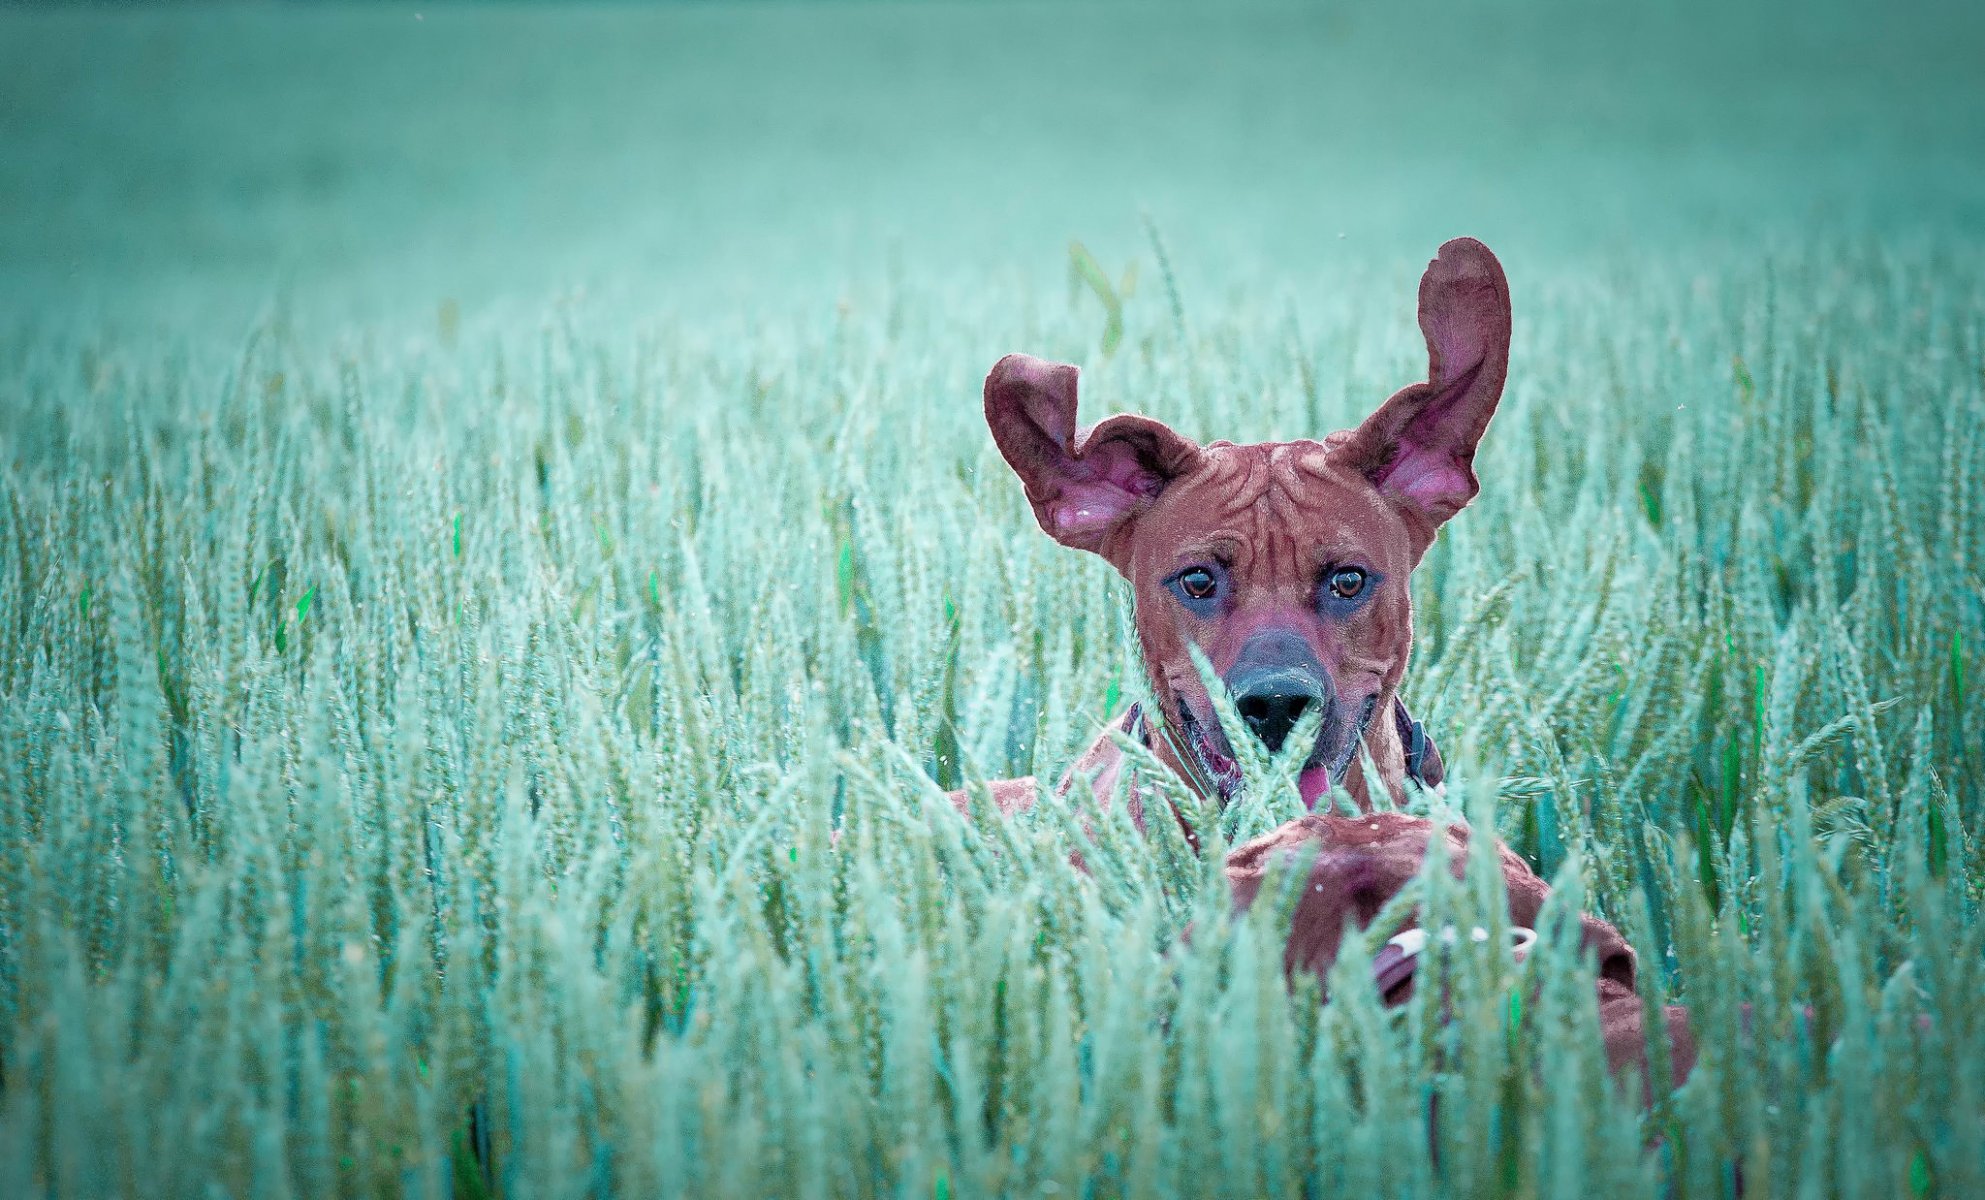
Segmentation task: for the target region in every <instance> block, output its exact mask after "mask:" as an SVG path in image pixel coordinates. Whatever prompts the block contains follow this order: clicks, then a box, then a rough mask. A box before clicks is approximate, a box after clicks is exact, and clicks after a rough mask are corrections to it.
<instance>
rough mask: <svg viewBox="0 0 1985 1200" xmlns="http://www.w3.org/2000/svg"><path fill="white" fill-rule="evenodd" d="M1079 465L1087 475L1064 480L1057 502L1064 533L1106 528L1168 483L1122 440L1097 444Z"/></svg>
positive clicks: (1056, 512) (1057, 518)
mask: <svg viewBox="0 0 1985 1200" xmlns="http://www.w3.org/2000/svg"><path fill="white" fill-rule="evenodd" d="M1079 467H1080V468H1081V469H1082V473H1083V476H1084V477H1083V478H1081V479H1074V478H1071V479H1070V480H1069V481H1068V482H1067V483H1064V484H1063V485H1062V489H1061V496H1060V497H1059V499H1058V500H1057V501H1056V502H1055V504H1054V509H1053V511H1054V519H1055V524H1056V525H1057V526H1058V527H1059V528H1060V529H1061V530H1062V531H1064V532H1065V533H1089V532H1094V531H1096V530H1100V529H1104V528H1107V527H1108V526H1110V525H1112V524H1114V523H1115V522H1117V521H1120V520H1122V519H1123V518H1124V517H1126V516H1128V515H1130V512H1131V510H1132V509H1133V508H1135V507H1136V506H1137V504H1138V503H1139V502H1140V501H1142V500H1146V499H1148V498H1150V497H1152V496H1155V495H1157V494H1158V493H1159V491H1160V490H1162V489H1163V488H1164V485H1165V484H1164V480H1162V479H1160V478H1158V476H1157V475H1155V474H1153V473H1152V472H1151V471H1150V470H1149V469H1147V468H1146V467H1145V466H1144V464H1143V463H1141V462H1140V461H1139V460H1138V457H1137V455H1136V454H1135V453H1133V452H1132V451H1131V450H1130V448H1129V447H1127V446H1124V445H1122V444H1121V443H1110V444H1107V445H1104V446H1099V447H1097V448H1096V450H1095V451H1094V452H1092V453H1090V454H1089V455H1088V456H1086V457H1085V458H1083V459H1082V460H1081V461H1080V464H1079Z"/></svg>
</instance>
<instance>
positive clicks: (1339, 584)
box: [1330, 567, 1365, 600]
mask: <svg viewBox="0 0 1985 1200" xmlns="http://www.w3.org/2000/svg"><path fill="white" fill-rule="evenodd" d="M1364 590H1365V573H1364V572H1363V571H1360V570H1359V569H1358V568H1356V567H1344V568H1342V569H1341V570H1336V571H1332V572H1331V573H1330V594H1331V595H1333V596H1335V597H1337V598H1338V599H1339V600H1353V599H1356V598H1357V595H1358V593H1359V592H1362V591H1364Z"/></svg>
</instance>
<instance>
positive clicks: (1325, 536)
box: [985, 238, 1510, 812]
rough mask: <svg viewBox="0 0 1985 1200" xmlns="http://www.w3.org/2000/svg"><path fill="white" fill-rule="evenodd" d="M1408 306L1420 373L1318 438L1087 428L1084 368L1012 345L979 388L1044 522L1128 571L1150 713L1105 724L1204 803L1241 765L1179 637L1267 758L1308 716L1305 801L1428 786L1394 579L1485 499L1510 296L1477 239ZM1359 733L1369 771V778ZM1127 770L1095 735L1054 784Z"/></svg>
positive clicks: (997, 791) (1230, 783)
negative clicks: (1196, 652) (1403, 689)
mask: <svg viewBox="0 0 1985 1200" xmlns="http://www.w3.org/2000/svg"><path fill="white" fill-rule="evenodd" d="M1419 316H1420V328H1421V330H1422V332H1423V333H1424V334H1425V335H1426V341H1427V352H1428V360H1429V367H1428V374H1427V379H1426V381H1425V382H1423V383H1415V384H1412V385H1410V386H1408V387H1405V388H1402V389H1400V390H1399V391H1398V392H1397V393H1395V394H1394V395H1393V396H1392V397H1391V398H1390V399H1389V400H1387V401H1386V402H1385V403H1384V404H1382V405H1380V406H1379V407H1378V409H1377V410H1376V411H1375V412H1373V413H1372V415H1371V416H1369V417H1367V418H1366V419H1365V421H1364V422H1363V423H1362V424H1361V425H1359V426H1358V427H1357V428H1356V429H1354V430H1348V431H1344V432H1340V433H1335V434H1332V435H1330V436H1329V437H1327V438H1325V439H1324V440H1322V441H1320V442H1319V441H1308V440H1304V441H1293V442H1263V443H1258V444H1254V445H1234V444H1233V443H1230V442H1213V443H1211V444H1209V445H1205V446H1200V445H1197V444H1195V443H1194V442H1192V441H1191V440H1189V439H1187V438H1186V437H1184V436H1183V435H1181V434H1179V433H1177V432H1175V431H1174V430H1172V429H1171V428H1169V427H1167V426H1166V425H1164V424H1162V423H1160V422H1158V421H1155V420H1152V419H1151V418H1149V417H1143V416H1136V415H1130V414H1125V415H1121V416H1114V417H1110V418H1108V419H1107V420H1104V421H1102V422H1101V423H1099V424H1097V425H1096V426H1095V427H1093V428H1091V429H1089V430H1087V431H1084V432H1081V433H1078V432H1077V430H1076V424H1075V417H1076V378H1077V371H1076V368H1074V367H1072V366H1067V365H1063V364H1057V363H1048V362H1043V361H1041V360H1040V359H1036V358H1030V357H1028V356H1026V355H1018V354H1015V355H1008V356H1007V357H1005V358H1003V359H1001V360H1000V361H999V363H998V364H997V365H995V366H994V367H993V369H992V373H991V374H990V375H989V376H987V378H986V385H985V415H986V423H987V425H988V426H989V427H990V428H991V430H992V436H993V441H994V443H995V444H996V445H997V446H998V447H999V451H1000V454H1001V456H1002V457H1004V458H1005V460H1006V462H1007V464H1008V465H1009V466H1011V467H1012V468H1013V471H1014V473H1015V474H1017V475H1018V476H1019V477H1020V481H1021V483H1022V485H1023V486H1024V487H1025V489H1026V492H1027V500H1028V503H1029V504H1030V505H1032V507H1033V510H1034V516H1035V518H1036V519H1037V520H1038V521H1039V522H1040V525H1041V528H1042V529H1043V530H1044V531H1046V533H1047V534H1048V536H1050V537H1052V538H1054V539H1055V540H1056V541H1058V542H1060V543H1062V544H1063V545H1066V546H1072V547H1075V548H1077V549H1081V550H1087V551H1090V552H1091V553H1094V554H1099V555H1101V556H1102V557H1103V558H1104V559H1105V560H1106V561H1108V562H1109V563H1110V564H1111V565H1112V566H1114V567H1115V568H1116V569H1117V570H1118V571H1119V572H1120V573H1121V574H1122V575H1123V576H1124V577H1125V578H1126V579H1127V580H1129V581H1130V585H1131V590H1132V593H1133V595H1134V597H1135V607H1136V624H1137V637H1138V642H1139V645H1140V646H1141V648H1142V653H1143V660H1144V668H1145V672H1146V674H1147V676H1148V677H1149V680H1150V683H1151V688H1152V692H1153V697H1154V708H1155V709H1156V711H1155V712H1144V711H1141V710H1140V711H1138V712H1135V713H1130V714H1126V715H1125V716H1124V717H1123V718H1120V719H1119V721H1118V722H1117V723H1116V726H1117V727H1118V728H1122V729H1123V730H1124V731H1125V732H1127V733H1131V734H1132V735H1133V736H1140V737H1143V738H1145V739H1146V740H1149V741H1150V743H1151V748H1152V750H1153V751H1154V752H1155V753H1156V754H1157V755H1158V757H1159V759H1160V760H1161V761H1163V762H1164V763H1165V765H1166V766H1167V767H1169V768H1170V769H1171V770H1173V771H1175V772H1177V773H1178V774H1179V775H1180V776H1181V777H1182V778H1184V779H1185V780H1186V781H1187V782H1188V783H1189V784H1190V785H1192V786H1193V787H1194V788H1195V790H1197V791H1199V792H1200V793H1201V794H1202V795H1207V794H1209V793H1211V794H1215V795H1217V796H1218V798H1220V799H1222V800H1228V799H1231V798H1232V795H1233V792H1234V790H1235V789H1236V788H1237V787H1238V786H1239V783H1240V772H1239V771H1238V769H1237V767H1236V761H1235V753H1234V749H1233V747H1232V746H1231V745H1229V744H1228V742H1227V738H1226V735H1225V733H1224V732H1223V731H1222V729H1221V727H1220V724H1219V722H1218V720H1216V719H1215V718H1214V716H1213V712H1212V702H1211V699H1210V697H1209V696H1208V695H1207V692H1206V688H1205V686H1204V684H1203V683H1202V682H1201V679H1200V676H1199V673H1198V670H1197V669H1196V667H1195V666H1194V664H1193V661H1192V658H1191V656H1190V654H1189V652H1188V649H1187V647H1188V646H1189V645H1197V646H1198V647H1199V649H1200V650H1201V652H1202V653H1203V654H1204V655H1205V656H1206V658H1207V660H1208V661H1209V662H1210V664H1211V665H1212V667H1213V669H1214V671H1215V673H1216V674H1217V675H1218V676H1219V678H1220V681H1221V682H1222V683H1223V684H1224V685H1225V686H1226V688H1227V690H1228V692H1229V694H1230V696H1231V697H1232V699H1233V702H1234V705H1235V707H1236V709H1237V710H1238V711H1239V712H1240V714H1241V716H1242V718H1243V719H1244V720H1245V722H1246V724H1247V726H1248V729H1249V730H1250V732H1251V733H1252V734H1253V735H1254V736H1255V737H1257V738H1259V739H1260V740H1261V741H1262V742H1263V743H1264V744H1265V745H1266V746H1267V747H1268V748H1269V749H1270V750H1271V751H1279V750H1280V749H1281V748H1282V743H1283V741H1284V740H1285V739H1286V738H1287V737H1288V735H1289V734H1290V732H1292V731H1293V730H1294V729H1295V727H1296V725H1297V723H1298V722H1299V721H1300V720H1301V719H1302V718H1303V717H1304V716H1305V715H1311V716H1316V715H1319V714H1320V717H1321V725H1320V727H1319V732H1318V735H1317V738H1316V742H1315V746H1314V748H1313V749H1312V750H1311V751H1310V754H1309V757H1308V758H1307V759H1306V760H1305V762H1304V763H1303V765H1302V770H1301V773H1300V775H1299V777H1298V789H1299V791H1300V793H1301V795H1302V797H1303V799H1304V801H1305V803H1306V804H1308V805H1310V806H1312V807H1314V805H1315V803H1316V802H1317V800H1318V799H1319V798H1320V797H1322V796H1323V795H1324V794H1325V793H1326V792H1327V791H1328V790H1329V788H1330V785H1331V783H1332V782H1333V781H1336V782H1341V783H1342V785H1343V786H1344V788H1345V790H1346V791H1348V792H1349V793H1350V794H1351V796H1352V797H1353V798H1354V799H1355V800H1356V801H1357V802H1358V803H1359V804H1360V805H1361V806H1363V807H1369V806H1370V804H1371V796H1372V792H1373V789H1383V790H1384V791H1385V792H1386V793H1387V794H1389V795H1391V796H1394V797H1400V796H1402V794H1403V787H1404V784H1405V781H1406V780H1407V779H1408V778H1417V779H1419V780H1420V781H1421V782H1422V783H1426V784H1431V785H1438V784H1439V782H1440V770H1441V764H1440V759H1439V754H1438V752H1437V751H1434V750H1432V748H1431V745H1430V744H1429V743H1427V742H1426V741H1425V738H1424V732H1423V731H1422V730H1421V729H1420V727H1419V726H1418V724H1417V723H1416V722H1414V721H1412V719H1411V717H1410V716H1408V715H1407V713H1406V710H1405V706H1404V704H1403V702H1401V700H1400V698H1399V686H1400V681H1401V680H1402V678H1403V677H1404V675H1405V672H1406V663H1407V658H1408V654H1409V652H1410V651H1411V649H1412V643H1413V615H1412V597H1411V593H1410V592H1409V591H1408V589H1407V578H1408V576H1409V575H1410V574H1411V573H1412V570H1413V568H1414V567H1415V566H1417V565H1418V564H1419V562H1420V560H1421V558H1422V557H1423V556H1424V555H1425V554H1426V552H1427V548H1428V547H1429V546H1430V545H1432V544H1433V540H1434V535H1435V533H1436V531H1437V530H1438V529H1439V528H1440V526H1441V525H1442V524H1443V523H1444V522H1446V521H1447V520H1448V519H1449V518H1451V517H1453V516H1454V515H1455V514H1456V513H1457V512H1459V511H1461V509H1462V508H1463V507H1464V506H1465V505H1467V503H1468V502H1469V501H1470V500H1471V499H1473V498H1474V496H1475V494H1476V492H1477V491H1478V490H1479V484H1478V482H1477V480H1476V477H1475V471H1474V467H1473V461H1474V457H1475V448H1476V445H1477V443H1478V442H1480V440H1481V438H1482V434H1483V431H1484V430H1486V429H1487V428H1488V424H1489V419H1490V418H1491V417H1492V416H1493V415H1494V414H1495V411H1496V404H1497V402H1498V400H1500V399H1501V397H1502V390H1503V381H1504V377H1505V376H1506V375H1507V373H1508V367H1509V340H1510V307H1509V285H1508V283H1507V281H1506V280H1505V278H1504V276H1503V270H1502V265H1501V264H1500V263H1499V262H1497V261H1496V257H1495V255H1494V254H1492V253H1490V252H1489V249H1488V247H1486V246H1484V245H1482V243H1480V242H1478V241H1476V240H1474V239H1473V238H1458V239H1456V240H1454V241H1451V242H1448V243H1447V244H1445V245H1443V246H1442V247H1441V248H1440V252H1439V254H1438V255H1437V256H1436V257H1435V258H1434V260H1433V261H1432V263H1430V264H1429V265H1428V267H1427V270H1426V273H1425V275H1424V277H1423V278H1422V279H1421V280H1420V295H1419ZM1381 715H1383V716H1384V717H1385V719H1383V720H1380V719H1376V718H1378V717H1380V716H1381ZM1361 743H1362V744H1363V747H1364V749H1365V751H1366V753H1367V755H1368V756H1369V758H1370V759H1371V761H1372V762H1373V764H1375V765H1376V767H1377V769H1378V773H1379V778H1378V779H1366V778H1365V777H1364V771H1363V766H1362V763H1361V762H1360V760H1359V754H1358V750H1359V746H1360V744H1361ZM1119 769H1120V763H1119V759H1118V756H1116V755H1115V746H1114V743H1113V741H1111V740H1110V739H1109V738H1108V737H1107V731H1106V736H1105V737H1104V738H1103V739H1099V740H1098V742H1097V743H1096V745H1094V746H1092V747H1091V749H1090V750H1089V751H1088V752H1086V753H1085V754H1084V755H1082V756H1081V758H1079V759H1078V760H1077V763H1076V767H1075V770H1074V771H1073V772H1072V773H1071V778H1070V779H1067V780H1064V789H1063V790H1065V788H1066V786H1072V783H1073V778H1074V777H1075V776H1081V777H1084V778H1086V779H1087V780H1088V781H1089V783H1090V786H1092V787H1093V788H1095V790H1096V792H1097V794H1098V795H1099V796H1102V797H1105V798H1107V796H1108V795H1109V794H1110V792H1111V790H1112V789H1113V787H1114V786H1115V784H1116V782H1117V779H1116V775H1117V772H1118V770H1119ZM1034 793H1035V788H1034V783H1033V780H1031V779H1021V780H1006V781H1001V782H999V783H996V784H993V785H992V796H993V799H994V801H995V803H996V804H997V805H998V807H999V808H1000V809H1001V810H1002V811H1004V812H1011V811H1014V810H1016V809H1018V808H1021V807H1025V806H1026V805H1027V804H1030V803H1032V801H1033V797H1034ZM1209 798H1211V796H1209Z"/></svg>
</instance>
